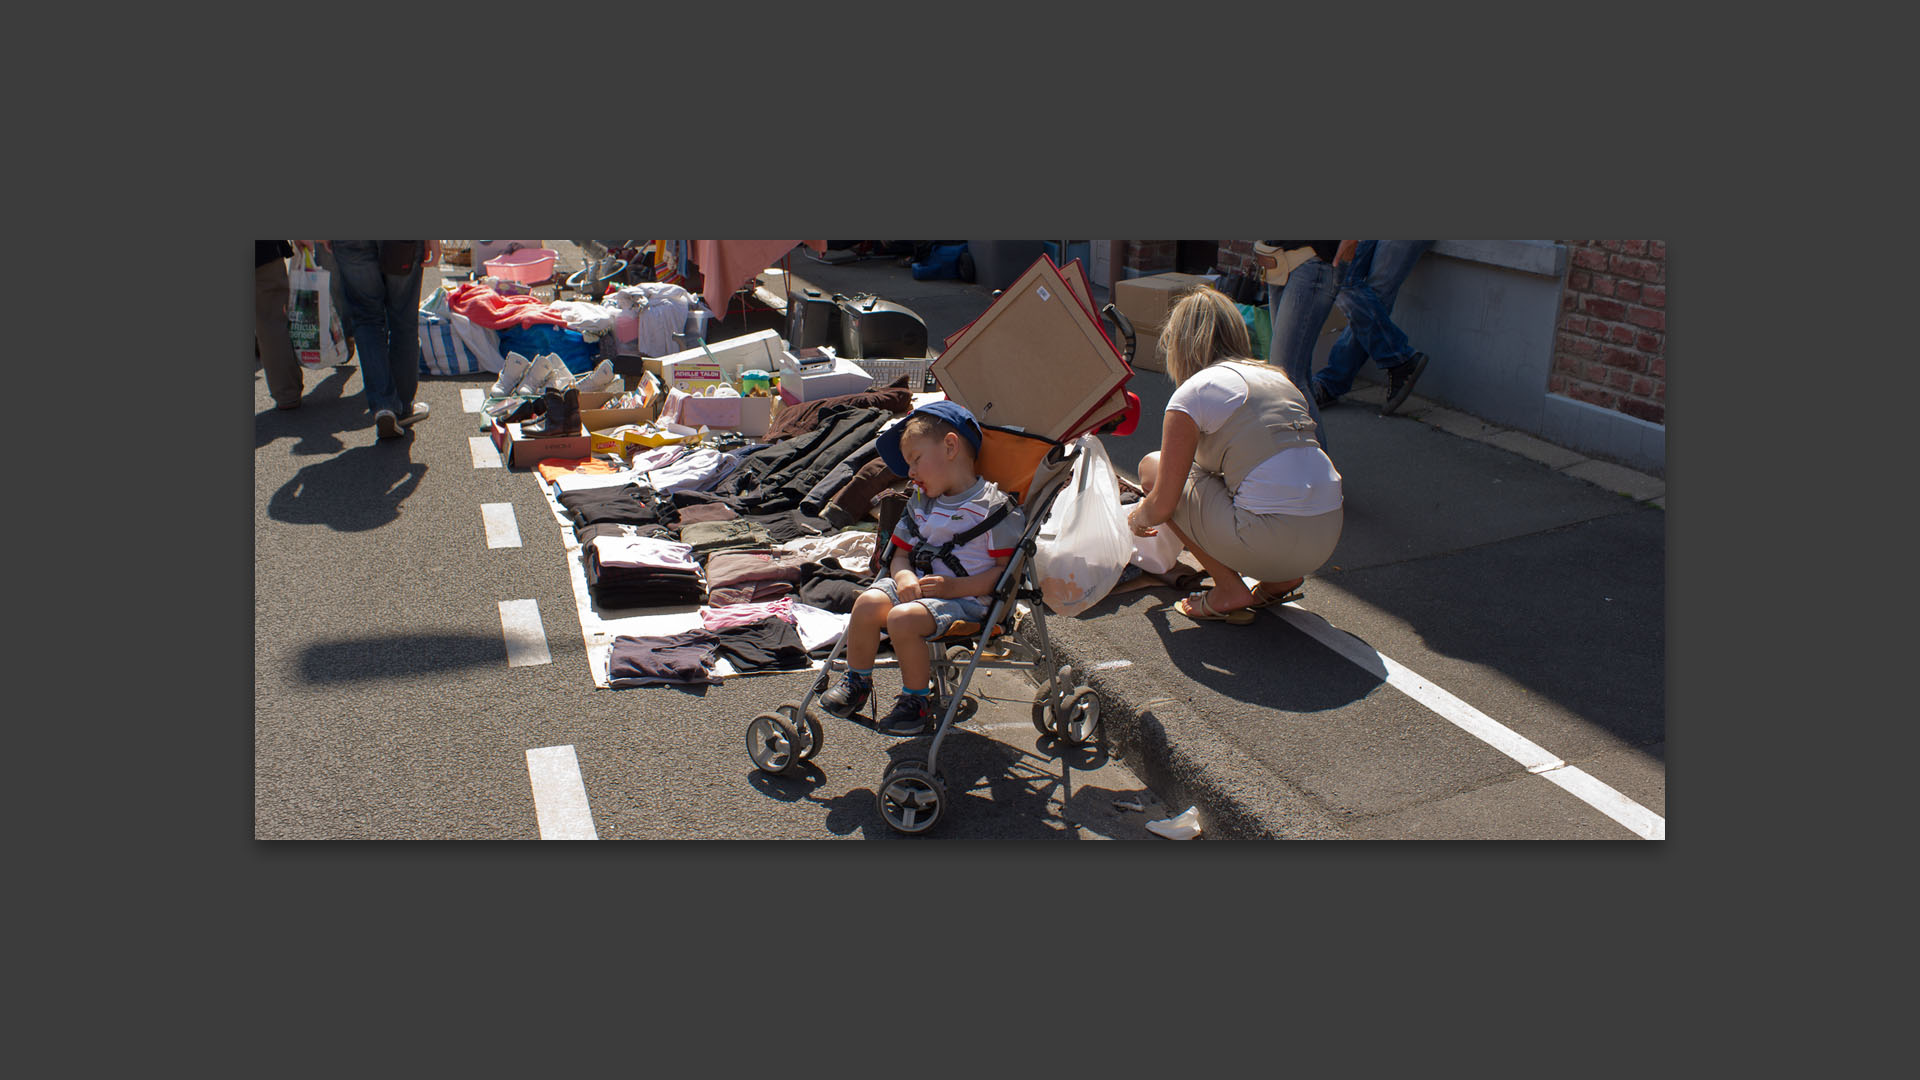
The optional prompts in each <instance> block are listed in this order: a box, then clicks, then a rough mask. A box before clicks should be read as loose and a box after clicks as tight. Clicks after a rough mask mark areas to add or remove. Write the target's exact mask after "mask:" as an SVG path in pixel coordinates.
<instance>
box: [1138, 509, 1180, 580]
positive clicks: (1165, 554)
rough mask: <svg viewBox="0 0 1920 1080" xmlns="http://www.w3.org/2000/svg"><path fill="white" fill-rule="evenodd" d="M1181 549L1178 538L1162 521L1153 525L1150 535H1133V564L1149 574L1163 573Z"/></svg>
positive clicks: (1177, 557) (1178, 555) (1171, 564)
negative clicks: (1152, 531)
mask: <svg viewBox="0 0 1920 1080" xmlns="http://www.w3.org/2000/svg"><path fill="white" fill-rule="evenodd" d="M1128 533H1129V534H1131V533H1132V530H1131V529H1129V530H1128ZM1183 550H1185V549H1184V548H1183V547H1182V546H1181V544H1180V538H1179V537H1177V536H1175V535H1173V530H1172V529H1171V528H1169V527H1168V526H1167V525H1166V524H1165V523H1164V522H1163V523H1161V524H1160V525H1158V526H1155V528H1154V533H1153V535H1152V536H1135V537H1133V565H1135V566H1137V567H1139V568H1140V569H1142V570H1145V571H1146V572H1147V573H1149V574H1164V573H1166V572H1167V571H1169V570H1171V569H1173V564H1174V563H1175V562H1177V561H1178V560H1179V558H1180V552H1181V551H1183Z"/></svg>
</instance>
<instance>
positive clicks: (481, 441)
mask: <svg viewBox="0 0 1920 1080" xmlns="http://www.w3.org/2000/svg"><path fill="white" fill-rule="evenodd" d="M467 449H468V450H469V451H471V452H472V454H473V467H474V468H476V469H498V468H500V466H501V461H500V448H499V447H497V446H495V445H493V440H492V439H489V438H487V437H486V436H485V435H469V436H467Z"/></svg>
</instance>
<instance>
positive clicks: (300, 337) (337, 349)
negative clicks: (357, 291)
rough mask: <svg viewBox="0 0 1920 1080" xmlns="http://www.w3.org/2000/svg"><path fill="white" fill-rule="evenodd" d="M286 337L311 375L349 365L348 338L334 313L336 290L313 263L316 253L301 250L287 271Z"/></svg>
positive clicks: (337, 313) (295, 254)
mask: <svg viewBox="0 0 1920 1080" xmlns="http://www.w3.org/2000/svg"><path fill="white" fill-rule="evenodd" d="M287 287H288V288H289V289H291V290H292V292H291V294H290V295H289V296H288V298H287V336H288V337H289V338H291V339H292V340H293V355H294V356H296V357H298V358H299V360H300V366H301V367H303V368H306V369H307V370H309V371H316V370H320V369H324V368H330V367H335V366H338V365H340V364H344V363H346V362H347V335H346V332H345V331H343V330H342V329H341V328H340V313H339V312H337V311H335V310H333V288H332V282H331V281H330V280H329V279H328V276H327V272H326V271H325V270H322V269H320V267H319V265H318V264H316V263H315V262H314V261H313V249H312V248H310V247H302V248H300V249H299V250H298V251H296V252H295V253H294V256H293V264H292V266H291V267H290V268H289V269H288V270H287Z"/></svg>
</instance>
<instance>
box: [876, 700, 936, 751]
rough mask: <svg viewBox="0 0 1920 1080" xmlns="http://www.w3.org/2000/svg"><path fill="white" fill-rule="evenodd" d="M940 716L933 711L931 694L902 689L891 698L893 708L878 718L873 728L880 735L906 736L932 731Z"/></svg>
mask: <svg viewBox="0 0 1920 1080" xmlns="http://www.w3.org/2000/svg"><path fill="white" fill-rule="evenodd" d="M939 720H940V718H939V717H938V716H936V715H935V714H934V711H933V695H932V694H909V693H907V692H906V691H904V690H902V691H901V692H900V694H899V696H897V697H895V698H894V699H893V708H892V709H891V710H889V711H888V713H887V715H885V716H883V717H881V718H880V721H879V723H877V724H875V725H874V728H875V729H876V730H877V731H879V732H880V733H881V734H882V735H894V736H898V737H900V738H903V739H904V738H906V737H907V736H909V735H922V734H925V733H926V732H929V731H932V730H933V727H934V725H935V724H937V723H939Z"/></svg>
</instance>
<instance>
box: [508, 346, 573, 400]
mask: <svg viewBox="0 0 1920 1080" xmlns="http://www.w3.org/2000/svg"><path fill="white" fill-rule="evenodd" d="M534 364H535V365H537V366H536V367H535V368H534V369H533V370H532V371H531V372H528V373H527V381H526V382H524V383H522V384H520V385H521V389H523V390H531V391H533V392H534V393H540V392H541V391H545V390H571V389H573V372H571V371H568V370H567V365H566V364H565V363H563V362H562V361H561V360H560V357H559V356H558V355H556V354H554V353H541V354H540V356H539V357H538V358H536V359H535V360H534Z"/></svg>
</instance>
